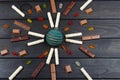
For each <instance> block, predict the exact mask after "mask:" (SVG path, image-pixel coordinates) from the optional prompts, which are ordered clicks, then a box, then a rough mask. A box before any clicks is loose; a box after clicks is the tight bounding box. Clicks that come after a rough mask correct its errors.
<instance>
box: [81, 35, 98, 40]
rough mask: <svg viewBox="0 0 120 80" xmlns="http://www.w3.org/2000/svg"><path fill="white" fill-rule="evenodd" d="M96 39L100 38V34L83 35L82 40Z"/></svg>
mask: <svg viewBox="0 0 120 80" xmlns="http://www.w3.org/2000/svg"><path fill="white" fill-rule="evenodd" d="M94 39H100V35H91V36H82V40H84V41H85V40H94Z"/></svg>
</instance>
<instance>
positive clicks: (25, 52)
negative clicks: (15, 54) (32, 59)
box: [19, 50, 27, 56]
mask: <svg viewBox="0 0 120 80" xmlns="http://www.w3.org/2000/svg"><path fill="white" fill-rule="evenodd" d="M26 54H27V51H26V50H22V51H20V52H19V56H25V55H26Z"/></svg>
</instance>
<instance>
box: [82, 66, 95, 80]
mask: <svg viewBox="0 0 120 80" xmlns="http://www.w3.org/2000/svg"><path fill="white" fill-rule="evenodd" d="M80 71H81V72H82V73H83V74H84V76H85V77H86V78H87V79H88V80H93V79H92V78H91V77H90V75H89V74H88V72H87V71H86V70H85V68H84V67H82V68H81V69H80Z"/></svg>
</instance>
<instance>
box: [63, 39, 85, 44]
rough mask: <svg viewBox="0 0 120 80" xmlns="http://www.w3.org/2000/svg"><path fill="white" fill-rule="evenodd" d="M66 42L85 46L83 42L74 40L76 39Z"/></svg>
mask: <svg viewBox="0 0 120 80" xmlns="http://www.w3.org/2000/svg"><path fill="white" fill-rule="evenodd" d="M65 41H66V42H70V43H74V44H83V42H82V41H78V40H74V39H65Z"/></svg>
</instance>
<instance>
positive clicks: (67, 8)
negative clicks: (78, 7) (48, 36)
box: [63, 1, 75, 16]
mask: <svg viewBox="0 0 120 80" xmlns="http://www.w3.org/2000/svg"><path fill="white" fill-rule="evenodd" d="M74 5H75V2H74V1H71V2H70V3H69V5H68V6H67V7H66V8H65V10H64V11H63V15H65V16H66V15H67V14H68V13H69V12H70V11H71V9H72V8H73V6H74Z"/></svg>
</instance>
